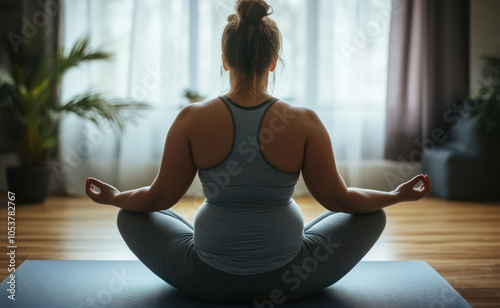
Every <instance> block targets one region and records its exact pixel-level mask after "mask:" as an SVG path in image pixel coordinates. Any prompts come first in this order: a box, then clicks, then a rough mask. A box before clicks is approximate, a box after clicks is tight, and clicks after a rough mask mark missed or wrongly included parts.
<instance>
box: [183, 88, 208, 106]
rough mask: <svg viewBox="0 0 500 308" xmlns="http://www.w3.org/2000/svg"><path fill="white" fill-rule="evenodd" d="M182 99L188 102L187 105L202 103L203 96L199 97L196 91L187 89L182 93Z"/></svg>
mask: <svg viewBox="0 0 500 308" xmlns="http://www.w3.org/2000/svg"><path fill="white" fill-rule="evenodd" d="M184 97H185V98H187V99H188V100H189V103H190V104H192V103H197V102H202V101H203V100H204V99H205V96H201V95H200V94H199V93H198V92H197V91H194V90H190V89H187V90H185V91H184Z"/></svg>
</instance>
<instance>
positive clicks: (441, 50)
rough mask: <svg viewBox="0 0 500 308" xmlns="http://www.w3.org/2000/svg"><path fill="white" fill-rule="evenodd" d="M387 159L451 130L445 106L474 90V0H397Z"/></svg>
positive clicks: (404, 156) (407, 153)
mask: <svg viewBox="0 0 500 308" xmlns="http://www.w3.org/2000/svg"><path fill="white" fill-rule="evenodd" d="M392 5H393V15H392V19H391V28H390V43H389V72H388V82H387V83H388V92H387V120H386V134H385V158H386V159H391V160H410V161H411V160H417V159H421V156H420V157H418V155H417V156H415V155H412V157H410V154H411V153H412V152H413V153H415V150H421V145H422V144H425V141H426V140H432V138H433V137H432V133H433V132H435V131H436V129H442V130H444V131H446V128H447V123H446V121H445V120H444V118H443V117H444V116H443V115H444V114H445V111H446V110H447V109H449V108H452V106H453V105H455V104H457V103H459V102H461V101H462V100H463V99H464V98H465V97H466V96H467V95H468V91H469V0H438V1H436V0H413V1H411V0H393V3H392Z"/></svg>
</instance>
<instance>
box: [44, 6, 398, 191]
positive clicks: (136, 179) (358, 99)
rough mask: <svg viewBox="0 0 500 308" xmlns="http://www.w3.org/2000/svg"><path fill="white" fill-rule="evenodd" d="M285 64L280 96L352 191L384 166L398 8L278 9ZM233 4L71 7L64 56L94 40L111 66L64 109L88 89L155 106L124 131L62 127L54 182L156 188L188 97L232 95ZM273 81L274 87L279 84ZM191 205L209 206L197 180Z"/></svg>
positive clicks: (89, 72)
mask: <svg viewBox="0 0 500 308" xmlns="http://www.w3.org/2000/svg"><path fill="white" fill-rule="evenodd" d="M268 2H269V3H270V4H271V5H272V6H273V7H274V13H273V15H272V18H274V19H275V20H276V22H277V23H278V26H279V28H280V30H281V32H282V35H283V54H282V57H283V59H284V61H285V65H284V66H283V67H281V68H278V70H277V73H276V82H275V83H274V84H272V85H271V89H273V93H272V94H273V95H274V96H276V97H279V98H281V99H283V100H285V101H288V102H289V103H291V104H294V105H304V106H308V107H311V108H313V109H314V110H315V111H316V112H317V113H318V114H319V116H320V117H321V119H322V120H323V122H324V123H325V125H326V127H327V129H328V130H329V132H330V134H331V137H332V142H333V147H334V151H335V153H336V158H337V160H339V161H340V162H341V164H342V162H344V163H343V166H344V167H343V168H344V169H343V170H345V172H344V177H345V178H346V180H347V182H350V183H351V184H352V185H355V184H356V178H357V177H359V174H358V172H357V171H359V170H360V169H358V168H357V166H358V165H359V164H360V162H366V161H367V160H377V159H381V158H382V156H383V143H384V142H383V136H384V134H383V130H384V121H385V95H386V94H385V93H386V76H387V56H388V33H389V32H388V27H389V22H390V14H391V13H390V9H391V7H390V0H270V1H268ZM234 3H235V1H234V0H140V1H139V0H135V1H134V0H106V1H99V0H67V1H65V6H64V46H65V47H66V48H70V47H71V45H72V44H73V43H74V42H75V41H76V40H77V39H78V38H80V37H82V36H83V35H85V34H89V35H90V37H91V41H92V45H93V47H102V48H103V49H104V50H106V51H110V52H112V53H113V55H114V56H113V59H112V60H110V61H104V62H95V63H93V64H90V65H86V66H84V67H81V68H80V69H77V70H73V71H71V72H70V73H69V74H68V75H67V76H66V78H65V79H64V81H63V88H62V99H63V101H64V100H67V99H68V98H70V97H71V96H73V95H74V94H75V93H78V92H79V91H82V90H86V89H88V88H89V87H92V88H97V89H100V90H102V91H104V92H105V93H107V94H108V95H109V96H110V97H123V98H134V99H137V100H141V101H145V102H147V103H149V104H150V105H152V107H153V109H152V110H150V111H147V112H142V113H141V116H140V117H138V118H137V123H136V124H135V125H128V126H127V127H126V129H125V130H124V131H123V132H121V133H120V132H118V131H116V130H114V129H111V128H107V127H105V128H103V129H97V128H96V127H95V126H94V125H93V124H90V123H88V122H84V121H82V120H80V119H78V118H76V117H74V116H68V117H66V118H65V119H64V121H63V124H62V128H61V139H60V144H59V154H60V155H59V156H60V159H59V161H58V162H56V163H55V164H54V168H55V170H56V175H57V176H58V178H59V179H60V180H61V181H62V182H63V184H64V186H65V188H66V191H67V192H68V193H70V194H83V188H84V183H85V179H86V177H88V176H93V177H97V178H100V179H102V180H104V181H107V182H109V183H111V184H113V185H115V186H116V187H118V188H119V189H122V190H125V189H132V188H136V187H140V186H145V185H149V184H151V182H152V180H153V179H154V177H155V176H156V173H157V170H158V167H159V164H160V160H161V156H162V153H163V146H164V141H165V137H166V134H167V131H168V128H169V126H170V125H171V123H172V121H173V119H174V118H175V117H176V115H177V113H178V112H179V110H180V108H181V107H182V106H184V105H185V104H187V100H186V99H185V98H184V97H183V92H184V91H185V90H186V89H191V90H195V91H198V92H199V93H200V94H202V95H203V96H205V97H206V98H212V97H215V96H218V95H221V94H223V93H225V92H226V91H227V90H228V89H229V84H228V76H227V75H226V74H222V73H221V57H220V54H221V47H220V39H221V35H222V31H223V28H224V26H225V24H226V22H227V16H228V15H229V14H231V13H233V12H234ZM271 79H272V78H271ZM188 195H194V196H201V188H200V186H199V182H197V181H195V184H194V185H193V186H192V188H191V189H190V191H189V192H188Z"/></svg>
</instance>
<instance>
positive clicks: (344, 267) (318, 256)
mask: <svg viewBox="0 0 500 308" xmlns="http://www.w3.org/2000/svg"><path fill="white" fill-rule="evenodd" d="M384 227H385V213H384V211H383V210H379V211H377V212H373V213H369V214H358V215H353V214H346V213H335V212H331V211H326V212H324V213H322V214H321V215H319V216H318V217H316V218H315V219H314V220H312V221H311V222H309V223H308V224H306V225H305V226H304V242H303V245H302V248H301V250H300V252H299V254H298V255H297V257H295V259H294V260H292V261H291V262H289V263H288V264H286V265H284V266H282V267H280V268H278V269H276V270H273V271H270V272H266V273H262V274H257V275H233V274H229V273H226V272H223V271H220V270H218V269H216V268H213V267H211V266H209V265H207V264H205V263H204V262H203V261H202V260H200V259H199V258H198V256H197V254H196V251H195V250H194V245H193V226H192V224H191V223H190V222H188V221H187V220H186V219H184V218H183V217H181V216H180V215H179V214H177V213H176V212H174V211H173V210H171V209H169V210H163V211H158V212H152V213H135V212H129V211H126V210H123V209H120V211H119V213H118V229H119V231H120V233H121V235H122V237H123V239H124V240H125V242H126V243H127V245H128V247H129V248H130V250H132V252H133V253H134V254H135V255H136V256H137V258H139V260H140V261H142V263H144V264H145V265H146V266H147V267H148V268H149V269H150V270H151V271H152V272H153V273H155V274H156V275H157V276H158V277H160V278H162V279H163V280H165V281H166V282H167V283H169V284H170V285H172V286H174V287H175V288H177V289H179V290H181V291H183V292H184V293H186V294H188V295H189V296H191V297H194V298H196V299H198V300H202V301H208V302H215V303H235V302H253V303H254V305H255V306H256V307H272V306H273V305H274V304H282V303H283V302H285V301H289V300H295V299H298V298H301V297H304V296H306V295H309V294H312V293H315V292H317V291H320V290H322V289H324V288H326V287H328V286H330V285H332V284H333V283H335V282H337V281H338V280H339V279H340V278H342V277H343V276H344V275H345V274H347V273H348V272H349V271H350V270H351V269H352V268H353V267H354V266H355V265H356V264H357V263H358V262H359V261H360V260H361V258H363V256H364V255H365V254H366V253H367V252H368V251H369V250H370V249H371V247H372V246H373V244H375V242H376V241H377V239H378V238H379V236H380V234H381V233H382V231H383V229H384Z"/></svg>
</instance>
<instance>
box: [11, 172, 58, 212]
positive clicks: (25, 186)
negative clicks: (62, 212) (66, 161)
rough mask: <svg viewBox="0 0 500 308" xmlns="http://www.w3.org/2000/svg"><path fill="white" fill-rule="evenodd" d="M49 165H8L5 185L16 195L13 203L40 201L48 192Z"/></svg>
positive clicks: (43, 199)
mask: <svg viewBox="0 0 500 308" xmlns="http://www.w3.org/2000/svg"><path fill="white" fill-rule="evenodd" d="M51 173H52V168H51V167H50V166H9V167H7V186H8V190H9V191H10V192H13V193H14V194H15V195H16V199H15V203H16V204H23V203H42V202H43V201H45V198H46V197H47V194H48V192H49V186H50V175H51Z"/></svg>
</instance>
